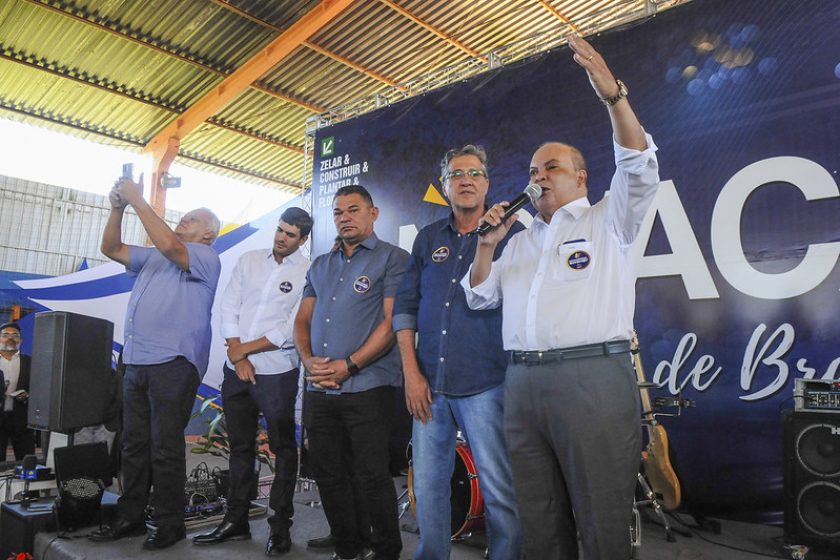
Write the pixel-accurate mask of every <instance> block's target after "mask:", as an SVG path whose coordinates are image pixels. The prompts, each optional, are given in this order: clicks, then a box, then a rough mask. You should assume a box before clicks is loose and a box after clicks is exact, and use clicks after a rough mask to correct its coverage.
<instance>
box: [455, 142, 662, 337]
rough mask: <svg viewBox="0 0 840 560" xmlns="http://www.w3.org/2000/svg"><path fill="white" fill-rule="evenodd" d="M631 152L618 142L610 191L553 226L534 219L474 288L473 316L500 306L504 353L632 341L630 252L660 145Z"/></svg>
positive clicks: (562, 214) (569, 207) (566, 211)
mask: <svg viewBox="0 0 840 560" xmlns="http://www.w3.org/2000/svg"><path fill="white" fill-rule="evenodd" d="M645 138H646V140H647V146H648V147H647V149H645V150H644V151H638V150H630V149H627V148H624V147H622V146H619V145H618V143H616V142H615V139H613V147H614V150H615V163H616V172H615V175H613V178H612V183H611V184H610V190H609V192H608V193H607V195H606V196H605V197H604V198H603V199H602V200H601V201H600V202H598V203H597V204H595V205H594V206H591V205H590V204H589V201H588V200H587V199H586V198H579V199H577V200H574V201H572V202H570V203H568V204H566V205H565V206H563V207H562V208H560V209H558V210H557V211H556V212H555V213H554V215H553V216H552V217H551V222H550V223H549V224H547V223H545V221H544V220H543V219H542V217H539V216H538V217H537V218H536V219H535V220H534V221H533V223H532V224H531V227H529V228H528V229H527V230H526V231H523V232H520V233H518V234H516V235H515V236H513V237H512V238H511V240H510V241H509V242H508V244H507V247H505V249H504V251H503V252H502V255H501V257H499V259H498V260H497V261H496V262H494V263H493V264H492V267H491V269H490V275H489V276H488V277H487V279H486V280H485V281H484V282H482V283H481V284H479V285H477V286H475V287H474V288H470V271H471V270H472V267H470V271H467V274H466V276H465V277H464V278H463V279H462V280H461V284H462V285H463V287H464V290H465V292H466V296H467V304H468V305H469V306H470V307H471V308H472V309H488V308H493V307H498V306H499V305H500V304H501V305H502V340H503V343H504V347H505V350H550V349H554V348H569V347H572V346H580V345H583V344H595V343H601V342H608V341H611V340H626V339H630V338H631V335H632V331H633V312H634V310H635V304H636V291H635V290H636V275H635V271H634V269H633V256H632V252H631V250H630V246H631V244H632V243H633V240H634V239H635V238H636V235H637V234H638V232H639V227H640V225H641V223H642V219H643V218H644V216H645V213H646V212H647V210H648V208H649V207H650V204H651V202H652V200H653V197H654V195H655V194H656V189H657V186H658V184H659V164H658V162H657V160H656V154H655V152H656V145H655V144H654V143H653V138H651V136H650V135H649V134H645Z"/></svg>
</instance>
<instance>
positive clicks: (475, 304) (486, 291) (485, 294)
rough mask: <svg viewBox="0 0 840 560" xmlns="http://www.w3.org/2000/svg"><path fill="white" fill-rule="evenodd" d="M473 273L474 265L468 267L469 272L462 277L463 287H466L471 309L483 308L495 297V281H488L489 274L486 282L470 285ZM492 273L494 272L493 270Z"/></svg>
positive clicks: (465, 291)
mask: <svg viewBox="0 0 840 560" xmlns="http://www.w3.org/2000/svg"><path fill="white" fill-rule="evenodd" d="M471 273H472V265H470V268H469V269H467V273H466V274H465V275H464V277H463V278H461V287H462V288H464V295H465V296H466V298H467V305H468V306H469V307H470V309H481V308H482V306H483V305H484V304H486V303H488V302H490V301H492V299H493V293H494V290H493V283H492V282H488V280H489V279H490V276H488V277H487V278H486V279H485V280H484V282H482V283H481V284H478V285H476V286H473V287H470V274H471ZM491 275H492V272H491Z"/></svg>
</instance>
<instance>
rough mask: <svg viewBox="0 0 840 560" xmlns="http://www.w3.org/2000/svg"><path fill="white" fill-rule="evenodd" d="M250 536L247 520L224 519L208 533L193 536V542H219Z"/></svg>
mask: <svg viewBox="0 0 840 560" xmlns="http://www.w3.org/2000/svg"><path fill="white" fill-rule="evenodd" d="M250 538H251V527H250V526H249V525H248V522H247V521H245V522H244V523H233V522H232V521H227V520H225V521H222V523H221V525H219V526H218V527H216V528H215V529H213V530H212V531H210V532H209V533H204V534H203V535H197V536H195V537H193V544H219V543H220V542H225V541H244V540H248V539H250Z"/></svg>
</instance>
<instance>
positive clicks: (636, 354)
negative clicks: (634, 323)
mask: <svg viewBox="0 0 840 560" xmlns="http://www.w3.org/2000/svg"><path fill="white" fill-rule="evenodd" d="M630 346H631V350H630V352H631V353H632V355H633V367H634V368H635V369H636V380H637V381H638V382H639V394H640V395H641V397H642V415H643V416H644V417H645V418H646V419H647V420H648V421H649V422H650V423H651V425H652V426H655V425H656V419H655V418H654V416H653V406H652V405H651V404H650V395H649V394H648V390H647V387H645V386H644V384H645V383H647V380H646V379H645V370H644V368H643V367H642V357H641V352H640V350H639V337H638V336H637V335H636V331H633V339H632V340H631V341H630Z"/></svg>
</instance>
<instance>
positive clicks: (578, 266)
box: [566, 251, 592, 270]
mask: <svg viewBox="0 0 840 560" xmlns="http://www.w3.org/2000/svg"><path fill="white" fill-rule="evenodd" d="M591 262H592V259H591V258H590V256H589V253H587V252H586V251H575V252H574V253H572V254H571V255H569V258H568V259H566V264H568V265H569V268H572V269H574V270H583V269H584V268H586V267H587V266H589V263H591Z"/></svg>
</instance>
